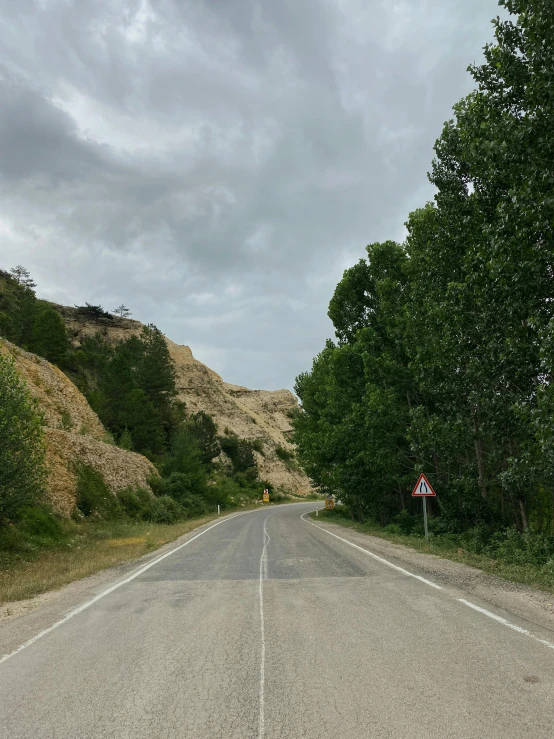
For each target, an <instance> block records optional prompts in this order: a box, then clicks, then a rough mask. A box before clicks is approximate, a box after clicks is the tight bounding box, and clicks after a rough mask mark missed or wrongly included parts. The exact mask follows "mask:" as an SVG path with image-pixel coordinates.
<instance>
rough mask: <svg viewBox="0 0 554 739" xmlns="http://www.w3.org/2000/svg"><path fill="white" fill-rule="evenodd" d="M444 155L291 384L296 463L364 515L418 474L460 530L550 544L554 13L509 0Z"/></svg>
mask: <svg viewBox="0 0 554 739" xmlns="http://www.w3.org/2000/svg"><path fill="white" fill-rule="evenodd" d="M501 4H502V5H504V6H505V7H506V9H507V10H508V11H509V12H510V13H511V15H510V17H509V18H508V19H506V20H501V19H499V18H497V19H496V20H495V21H494V28H495V37H496V40H495V43H493V44H489V45H488V46H487V47H486V49H485V62H484V63H483V64H482V65H479V66H471V67H470V68H469V71H470V73H471V75H472V76H473V79H474V81H475V83H476V89H475V90H474V92H472V93H471V94H470V95H468V96H467V97H465V98H464V99H463V100H461V101H460V102H459V103H457V104H456V105H455V106H454V118H453V119H452V120H450V121H448V122H447V123H446V124H445V126H444V129H443V132H442V134H441V136H440V138H439V139H438V141H437V143H436V145H435V158H434V160H433V163H432V168H431V172H430V174H429V178H430V181H431V182H432V183H433V185H434V186H435V187H436V196H435V199H434V201H433V202H431V203H427V204H426V205H425V206H424V207H422V208H420V209H418V210H416V211H414V212H413V213H411V214H410V215H409V218H408V221H407V223H406V227H407V231H408V235H407V238H406V240H405V242H404V243H403V244H401V245H400V244H393V243H391V242H386V243H384V244H373V245H371V246H370V247H368V248H367V259H366V260H361V261H360V262H358V264H356V265H355V266H354V267H351V268H350V269H348V270H346V272H345V273H344V276H343V279H342V280H341V282H340V283H339V285H338V286H337V289H336V291H335V294H334V296H333V298H332V300H331V303H330V306H329V316H330V318H331V320H332V321H333V324H334V327H335V332H336V338H337V342H336V343H334V342H331V341H329V342H327V345H326V347H325V348H324V350H323V351H322V353H321V354H319V355H318V356H317V357H316V358H315V360H314V363H313V367H312V369H311V371H310V372H307V373H303V374H302V375H300V376H299V377H298V378H297V382H296V392H297V393H298V395H299V397H300V398H301V401H302V407H303V412H302V413H301V414H299V415H298V416H297V418H296V420H295V436H296V441H297V443H298V445H299V456H300V459H301V461H302V462H303V463H304V464H305V466H306V468H307V470H308V472H309V474H310V475H311V476H312V477H313V479H314V481H315V482H316V483H317V484H318V485H320V486H321V488H322V489H323V490H325V491H332V492H335V493H336V494H337V495H339V496H340V497H341V498H343V499H344V500H345V501H346V502H347V503H348V505H349V507H350V508H351V510H352V512H353V513H354V515H357V516H359V517H361V518H363V517H365V516H373V517H376V518H378V519H379V520H381V521H382V522H383V523H386V522H389V521H391V520H393V518H394V517H395V516H396V515H397V514H398V513H399V512H400V511H402V510H403V509H405V508H409V507H410V506H411V505H412V503H411V501H410V493H411V489H412V487H413V484H414V483H415V480H416V479H417V473H418V472H421V471H425V472H426V473H427V474H428V475H429V477H430V480H431V482H432V483H433V484H434V486H435V489H436V490H437V493H438V499H437V503H436V506H435V510H434V513H435V515H440V516H441V518H442V519H443V520H444V521H445V522H446V521H448V522H449V523H448V525H449V526H452V527H465V526H471V525H475V524H476V523H478V522H484V523H487V524H488V525H492V526H501V525H515V526H517V528H518V529H519V530H521V531H524V530H528V529H529V528H535V529H537V530H541V531H542V530H548V531H550V530H551V526H552V520H553V511H554V485H553V482H554V481H553V474H552V469H553V467H552V449H553V448H554V424H553V421H552V411H553V410H554V406H553V399H554V394H553V391H552V367H553V363H554V349H553V347H554V343H553V338H552V337H553V336H554V314H553V306H554V294H553V292H554V282H553V277H554V263H553V261H554V249H553V244H554V239H553V236H554V234H553V228H554V198H553V197H552V191H553V185H554V175H553V174H552V154H553V151H552V149H553V147H554V143H553V141H552V137H551V136H550V133H549V132H551V131H552V130H554V77H553V75H552V69H553V67H552V59H553V58H554V48H553V46H554V16H553V14H552V9H551V6H550V3H549V2H546V0H533V2H531V0H504V2H502V3H501Z"/></svg>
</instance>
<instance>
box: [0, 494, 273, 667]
mask: <svg viewBox="0 0 554 739" xmlns="http://www.w3.org/2000/svg"><path fill="white" fill-rule="evenodd" d="M259 510H260V509H259V508H256V509H255V510H253V511H244V512H243V513H234V514H233V515H231V516H227V517H225V518H222V519H221V520H220V521H216V522H215V523H213V524H211V526H208V527H207V528H205V529H203V530H202V531H199V532H198V533H197V534H195V535H194V536H192V537H191V538H190V539H187V540H186V541H185V542H183V543H182V544H179V545H178V546H176V547H174V548H173V549H171V550H170V551H169V552H165V553H164V554H161V555H160V556H159V557H156V558H155V559H153V560H151V561H150V562H148V563H147V564H145V565H143V566H142V567H139V569H138V570H136V571H135V572H133V574H132V575H129V576H128V577H126V578H124V579H123V580H120V581H119V582H116V583H115V584H114V585H111V586H110V587H109V588H106V590H103V591H102V592H101V593H98V595H95V596H94V598H91V599H90V600H88V601H86V602H85V603H82V604H81V605H80V606H77V608H74V609H73V610H71V611H69V613H66V614H65V616H64V617H63V618H60V619H59V620H58V621H56V622H55V623H53V624H52V625H51V626H49V627H48V628H46V629H43V630H42V631H39V633H38V634H35V635H34V636H32V637H31V638H30V639H28V640H27V641H26V642H24V643H23V644H21V645H20V646H19V647H17V649H14V650H13V652H9V653H8V654H4V655H3V656H2V657H0V665H1V664H2V663H3V662H7V661H8V660H9V659H11V657H15V655H16V654H19V652H22V651H23V650H24V649H27V647H30V646H31V645H32V644H34V643H35V642H37V641H38V640H39V639H42V637H43V636H47V635H48V634H50V633H51V632H52V631H55V630H56V629H57V628H59V627H60V626H63V624H65V623H67V622H68V621H70V620H71V619H72V618H73V617H74V616H78V615H79V613H82V612H83V611H86V610H87V609H88V608H90V606H92V605H94V604H95V603H98V601H99V600H101V599H102V598H105V597H106V595H110V593H113V592H114V590H118V589H119V588H120V587H122V586H123V585H127V584H128V583H130V582H131V581H132V580H134V579H135V578H137V577H139V575H142V574H143V572H146V570H149V569H150V568H151V567H154V565H156V564H158V562H161V561H162V560H163V559H166V558H167V557H170V556H171V555H172V554H175V552H178V551H179V550H180V549H183V547H186V546H187V545H188V544H190V543H191V542H192V541H194V540H195V539H198V538H199V537H200V536H202V535H203V534H205V533H207V532H208V531H210V530H211V529H213V528H215V527H216V526H219V524H222V523H225V522H226V521H230V520H231V519H233V518H237V517H238V516H245V515H246V514H248V513H257V512H258V511H259Z"/></svg>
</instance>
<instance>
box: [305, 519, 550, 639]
mask: <svg viewBox="0 0 554 739" xmlns="http://www.w3.org/2000/svg"><path fill="white" fill-rule="evenodd" d="M308 513H313V511H308ZM306 515H307V513H303V514H302V515H301V516H300V518H301V519H302V520H303V521H305V522H306V523H309V524H311V525H312V526H315V527H316V529H320V530H321V531H324V532H325V533H326V534H330V535H331V536H334V537H335V539H340V541H343V542H344V543H345V544H350V546H351V547H354V549H359V550H360V551H361V552H364V554H368V555H369V556H370V557H373V558H374V559H376V560H378V561H379V562H382V563H383V564H386V565H388V566H389V567H392V568H393V569H394V570H398V571H399V572H402V573H403V574H404V575H409V576H410V577H415V579H416V580H421V582H424V583H425V584H426V585H431V587H433V588H436V589H437V590H442V591H443V592H445V593H446V594H447V595H449V596H450V597H451V598H454V599H455V600H457V601H458V602H459V603H463V604H464V605H466V606H468V607H469V608H472V609H473V610H474V611H478V612H479V613H482V614H483V615H484V616H488V618H492V619H493V621H496V622H497V623H499V624H502V626H506V627H507V628H508V629H512V631H517V632H518V634H523V635H524V636H528V637H529V638H530V639H533V640H534V641H537V642H539V644H543V645H544V646H545V647H548V648H549V649H554V644H553V643H552V642H549V641H547V640H546V639H541V638H540V637H538V636H536V635H535V634H533V633H532V632H530V631H528V630H527V629H524V628H522V627H521V626H516V624H513V623H510V621H508V620H507V619H505V618H502V616H497V615H496V613H492V611H487V609H486V608H481V607H480V606H476V605H475V604H474V603H471V601H469V600H465V598H457V597H456V596H455V595H452V594H451V593H449V592H448V591H446V590H444V588H442V587H441V586H440V585H437V584H436V583H434V582H431V580H426V579H425V578H424V577H420V576H419V575H414V574H413V573H412V572H408V570H405V569H404V568H403V567H398V566H397V565H394V564H393V563H392V562H389V561H388V560H387V559H383V557H378V556H377V555H376V554H373V552H370V551H369V550H368V549H364V548H363V547H359V546H358V545H357V544H353V543H352V542H351V541H348V539H343V538H342V536H337V535H336V534H333V533H331V531H327V529H324V528H322V527H321V526H318V525H317V524H315V523H312V521H306V519H305V518H304V516H306Z"/></svg>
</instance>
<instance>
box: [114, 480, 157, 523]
mask: <svg viewBox="0 0 554 739" xmlns="http://www.w3.org/2000/svg"><path fill="white" fill-rule="evenodd" d="M117 499H118V501H119V505H120V506H121V509H122V511H123V513H125V515H126V516H128V517H129V518H132V519H134V520H135V521H149V520H150V518H151V515H152V509H153V498H152V494H151V493H150V492H149V491H148V490H145V489H144V488H130V487H129V488H124V489H123V490H119V491H118V493H117Z"/></svg>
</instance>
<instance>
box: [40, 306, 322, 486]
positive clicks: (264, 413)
mask: <svg viewBox="0 0 554 739" xmlns="http://www.w3.org/2000/svg"><path fill="white" fill-rule="evenodd" d="M54 307H55V308H56V310H57V311H58V312H59V313H60V314H61V315H62V317H63V318H64V321H65V324H66V327H67V330H68V333H69V336H70V338H71V341H72V343H73V345H74V346H79V344H80V343H81V341H82V340H83V339H84V338H85V337H86V336H91V335H94V334H96V333H97V332H100V333H101V334H102V335H103V337H104V338H105V339H106V340H108V341H109V342H110V343H112V342H113V343H115V342H117V341H120V340H122V339H127V338H129V337H130V336H133V335H135V336H138V335H139V334H140V333H141V330H142V328H143V324H142V323H140V322H139V321H134V320H131V319H126V318H117V317H112V318H91V317H90V316H85V315H83V314H81V313H79V312H78V311H77V310H76V309H75V308H69V307H67V306H62V305H54ZM166 343H167V346H168V349H169V353H170V355H171V358H172V359H173V361H174V364H175V370H176V387H177V391H178V399H179V400H181V401H183V402H184V403H185V404H186V408H187V411H188V412H191V413H194V412H197V411H204V412H206V413H208V414H210V415H211V416H212V417H213V419H214V421H215V422H216V424H217V426H218V431H219V433H220V434H222V435H223V434H228V433H229V432H231V433H233V434H236V435H237V436H238V437H240V438H243V439H249V440H253V441H254V440H257V441H258V442H259V443H261V445H262V449H263V453H260V452H258V451H256V452H255V455H256V461H257V464H258V470H259V475H260V478H261V479H266V480H268V481H269V482H270V483H271V484H272V485H274V486H275V487H276V488H281V489H284V490H287V491H289V492H293V493H296V494H299V495H306V494H308V493H309V492H311V486H310V482H309V480H308V478H307V476H306V475H305V474H304V472H303V471H302V470H301V469H300V468H298V466H297V465H296V464H295V462H294V461H292V460H288V461H287V460H283V459H281V458H280V457H279V456H278V455H277V449H278V448H279V447H281V448H282V449H285V450H288V451H293V450H294V446H293V445H292V444H291V443H290V442H289V440H288V438H287V436H288V433H289V432H290V431H291V428H292V427H291V424H290V419H289V415H288V414H290V412H291V411H292V410H294V409H295V408H297V407H298V404H297V400H296V398H295V397H294V395H293V394H292V393H291V392H289V391H288V390H275V391H268V390H249V389H248V388H246V387H241V386H238V385H231V384H229V383H226V382H224V381H223V379H222V378H221V377H220V376H219V375H218V374H217V373H216V372H214V371H213V370H212V369H210V368H209V367H207V366H206V365H205V364H202V362H199V361H198V360H197V359H195V358H194V356H193V354H192V351H191V349H190V348H189V347H188V346H182V345H178V344H175V343H174V342H172V341H171V340H170V339H167V338H166Z"/></svg>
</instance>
